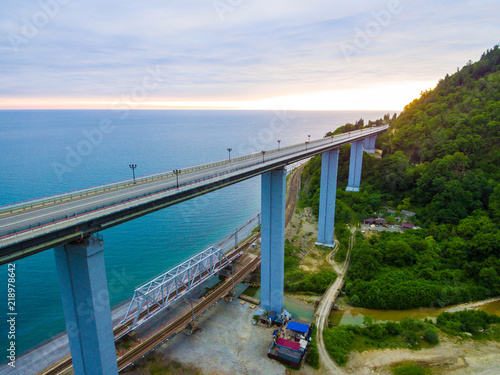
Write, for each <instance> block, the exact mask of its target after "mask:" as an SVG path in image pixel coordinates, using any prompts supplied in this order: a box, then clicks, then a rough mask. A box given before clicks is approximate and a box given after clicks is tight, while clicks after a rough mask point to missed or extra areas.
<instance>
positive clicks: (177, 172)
mask: <svg viewBox="0 0 500 375" xmlns="http://www.w3.org/2000/svg"><path fill="white" fill-rule="evenodd" d="M173 172H174V173H175V177H176V180H177V189H179V173H181V170H180V169H174V170H173Z"/></svg>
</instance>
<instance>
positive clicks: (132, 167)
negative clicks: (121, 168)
mask: <svg viewBox="0 0 500 375" xmlns="http://www.w3.org/2000/svg"><path fill="white" fill-rule="evenodd" d="M129 167H130V168H131V169H132V176H133V178H134V184H135V169H136V168H137V164H130V165H129Z"/></svg>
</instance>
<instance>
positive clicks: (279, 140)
mask: <svg viewBox="0 0 500 375" xmlns="http://www.w3.org/2000/svg"><path fill="white" fill-rule="evenodd" d="M280 143H281V139H278V151H279V150H280Z"/></svg>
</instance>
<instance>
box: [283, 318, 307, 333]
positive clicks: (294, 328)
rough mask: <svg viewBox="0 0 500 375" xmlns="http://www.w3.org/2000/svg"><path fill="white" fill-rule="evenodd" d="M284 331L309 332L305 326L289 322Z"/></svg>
mask: <svg viewBox="0 0 500 375" xmlns="http://www.w3.org/2000/svg"><path fill="white" fill-rule="evenodd" d="M286 329H291V330H292V331H295V332H300V333H307V331H308V330H309V326H308V325H306V324H302V323H297V322H294V321H290V322H289V323H288V325H287V326H286Z"/></svg>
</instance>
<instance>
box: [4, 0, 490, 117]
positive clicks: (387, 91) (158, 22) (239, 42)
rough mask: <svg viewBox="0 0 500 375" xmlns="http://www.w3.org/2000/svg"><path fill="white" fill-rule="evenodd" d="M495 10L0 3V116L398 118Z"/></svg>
mask: <svg viewBox="0 0 500 375" xmlns="http://www.w3.org/2000/svg"><path fill="white" fill-rule="evenodd" d="M499 20H500V2H499V1H498V0H484V1H481V0H478V1H470V0H467V1H464V0H434V1H428V0H422V1H417V0H389V1H379V0H372V1H360V0H350V1H338V0H309V1H305V0H286V1H285V0H253V1H250V0H162V1H157V0H149V1H148V0H146V1H140V2H132V1H123V0H121V1H117V0H106V1H102V0H100V1H96V0H86V1H78V0H39V1H33V0H25V1H19V0H2V12H1V14H0V109H39V108H41V109H45V108H96V109H100V108H110V109H114V108H121V107H123V106H127V107H130V108H139V109H140V108H154V109H163V108H230V109H241V108H243V109H283V108H285V109H289V110H293V109H297V110H357V109H365V110H366V109H373V110H377V109H378V110H380V109H384V110H402V109H403V107H404V106H405V105H406V104H408V103H409V102H411V101H412V100H413V99H415V98H417V97H418V96H419V95H420V92H422V91H425V90H428V89H431V88H433V87H434V86H435V85H436V84H437V82H438V80H439V79H440V78H443V77H444V76H445V75H446V74H447V73H448V74H452V73H454V72H456V70H457V68H461V67H462V66H464V65H465V64H466V63H467V62H468V61H469V60H472V61H476V60H478V59H479V58H480V56H481V54H482V53H483V52H484V51H485V50H487V49H489V48H492V47H493V46H494V45H495V44H498V43H499V39H500V38H499V35H500V21H499Z"/></svg>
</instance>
